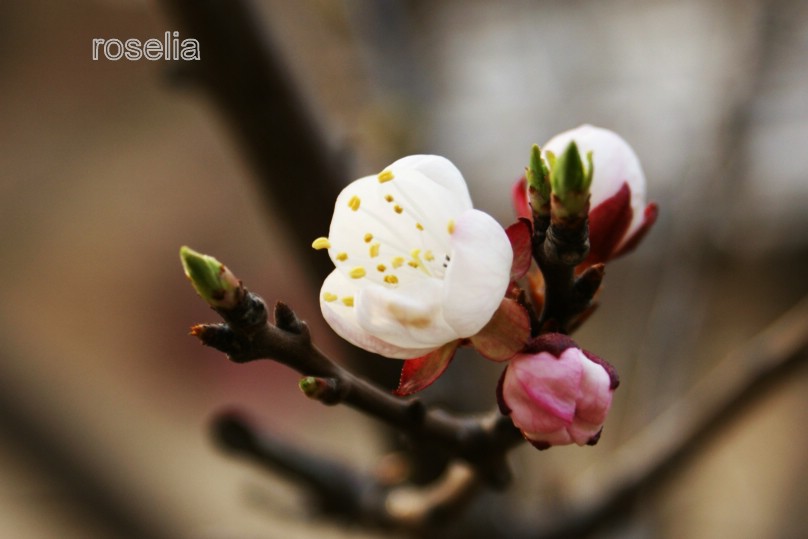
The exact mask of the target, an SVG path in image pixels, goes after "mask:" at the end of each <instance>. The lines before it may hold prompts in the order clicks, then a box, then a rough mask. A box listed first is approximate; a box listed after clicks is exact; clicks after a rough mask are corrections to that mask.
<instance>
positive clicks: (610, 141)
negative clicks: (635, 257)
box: [542, 125, 658, 266]
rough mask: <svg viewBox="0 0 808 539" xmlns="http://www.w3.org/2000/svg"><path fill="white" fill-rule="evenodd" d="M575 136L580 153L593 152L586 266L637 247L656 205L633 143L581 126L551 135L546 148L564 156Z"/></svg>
mask: <svg viewBox="0 0 808 539" xmlns="http://www.w3.org/2000/svg"><path fill="white" fill-rule="evenodd" d="M572 141H575V144H576V145H577V146H578V149H579V151H580V153H581V155H586V154H588V153H589V152H592V159H593V164H594V174H593V177H592V185H591V187H590V194H591V198H590V200H589V204H590V206H589V245H590V248H589V256H588V257H587V259H586V262H584V266H590V265H592V264H597V263H600V262H608V261H609V260H611V259H613V258H617V257H618V256H621V255H623V254H625V253H627V252H629V251H631V250H632V249H634V248H635V247H636V246H637V244H638V243H639V241H640V240H641V239H642V237H643V236H644V235H645V233H646V232H648V229H649V228H651V225H653V224H654V221H655V220H656V217H657V212H658V208H657V205H656V204H653V203H652V204H648V205H647V206H646V204H645V190H646V184H645V175H644V174H643V171H642V167H641V166H640V160H639V159H638V158H637V155H636V154H635V153H634V150H632V149H631V146H629V145H628V143H627V142H626V141H625V140H623V139H622V138H621V137H620V136H619V135H618V134H617V133H614V132H613V131H609V130H608V129H602V128H600V127H594V126H591V125H582V126H580V127H576V128H575V129H571V130H569V131H565V132H564V133H561V134H559V135H556V136H555V137H553V138H552V139H550V140H549V141H548V142H547V144H545V145H544V146H543V147H542V150H543V151H544V152H545V153H547V152H552V153H554V154H555V155H560V154H561V153H562V152H563V151H564V150H565V148H566V147H567V146H568V145H569V143H570V142H572Z"/></svg>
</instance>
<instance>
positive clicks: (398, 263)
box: [393, 256, 404, 268]
mask: <svg viewBox="0 0 808 539" xmlns="http://www.w3.org/2000/svg"><path fill="white" fill-rule="evenodd" d="M403 265H404V257H403V256H397V257H395V258H394V259H393V267H394V268H400V267H401V266H403Z"/></svg>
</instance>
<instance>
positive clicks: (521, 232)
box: [505, 217, 533, 281]
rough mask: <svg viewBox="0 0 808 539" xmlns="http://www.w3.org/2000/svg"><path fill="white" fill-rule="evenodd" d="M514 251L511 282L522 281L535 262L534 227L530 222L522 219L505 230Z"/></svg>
mask: <svg viewBox="0 0 808 539" xmlns="http://www.w3.org/2000/svg"><path fill="white" fill-rule="evenodd" d="M505 233H506V234H507V235H508V239H509V240H510V241H511V248H512V249H513V263H512V264H511V280H512V281H515V280H517V279H521V278H522V277H524V276H525V274H526V273H527V270H529V269H530V263H531V262H532V261H533V252H532V249H531V244H532V240H533V225H531V223H530V220H529V219H526V218H524V217H520V218H519V220H518V221H517V222H515V223H514V224H512V225H511V226H509V227H508V228H506V229H505Z"/></svg>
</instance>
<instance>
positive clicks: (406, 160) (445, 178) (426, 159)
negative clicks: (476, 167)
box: [388, 155, 472, 210]
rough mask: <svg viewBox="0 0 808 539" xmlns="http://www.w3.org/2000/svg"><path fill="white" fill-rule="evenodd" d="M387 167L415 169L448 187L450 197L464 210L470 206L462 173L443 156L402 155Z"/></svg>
mask: <svg viewBox="0 0 808 539" xmlns="http://www.w3.org/2000/svg"><path fill="white" fill-rule="evenodd" d="M388 168H389V169H390V170H392V171H394V172H395V171H396V170H406V169H410V170H417V171H419V172H420V173H422V174H423V175H424V176H426V177H427V178H429V179H431V180H432V181H433V182H435V183H437V184H439V185H441V186H443V187H445V188H446V189H448V190H449V191H450V192H451V193H452V194H453V197H452V198H454V199H456V200H458V201H460V202H461V203H462V204H463V209H464V210H470V209H471V208H472V204H471V196H470V195H469V190H468V187H467V186H466V181H465V180H464V179H463V175H462V174H461V173H460V171H459V170H458V169H457V167H456V166H454V163H452V162H451V161H449V160H448V159H446V158H445V157H442V156H440V155H408V156H407V157H402V158H401V159H399V160H398V161H396V162H395V163H393V164H392V165H390V166H389V167H388Z"/></svg>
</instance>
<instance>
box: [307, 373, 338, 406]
mask: <svg viewBox="0 0 808 539" xmlns="http://www.w3.org/2000/svg"><path fill="white" fill-rule="evenodd" d="M297 385H298V387H300V390H301V391H302V392H303V394H304V395H306V396H307V397H308V398H310V399H315V400H318V401H320V402H322V403H324V404H337V403H338V402H339V401H340V394H339V391H337V382H336V380H334V379H333V378H318V377H317V376H306V377H304V378H301V379H300V382H298V384H297Z"/></svg>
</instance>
